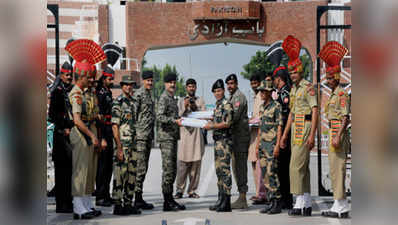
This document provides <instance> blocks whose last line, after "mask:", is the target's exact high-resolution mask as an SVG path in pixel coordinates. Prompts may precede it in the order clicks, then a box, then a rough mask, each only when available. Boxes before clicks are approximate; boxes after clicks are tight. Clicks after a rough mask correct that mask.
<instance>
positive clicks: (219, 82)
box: [211, 79, 224, 92]
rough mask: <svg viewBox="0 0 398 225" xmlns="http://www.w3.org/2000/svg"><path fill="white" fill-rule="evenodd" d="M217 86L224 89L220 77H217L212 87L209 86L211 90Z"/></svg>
mask: <svg viewBox="0 0 398 225" xmlns="http://www.w3.org/2000/svg"><path fill="white" fill-rule="evenodd" d="M217 88H222V89H224V82H223V81H222V80H221V79H218V80H217V81H216V82H215V83H214V84H213V87H212V88H211V91H212V92H214V90H215V89H217Z"/></svg>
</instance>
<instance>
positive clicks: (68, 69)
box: [61, 61, 73, 73]
mask: <svg viewBox="0 0 398 225" xmlns="http://www.w3.org/2000/svg"><path fill="white" fill-rule="evenodd" d="M72 70H73V67H72V65H71V64H70V63H69V62H67V61H65V62H64V64H62V67H61V73H72Z"/></svg>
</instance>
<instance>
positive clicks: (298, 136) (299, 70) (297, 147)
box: [281, 35, 318, 216]
mask: <svg viewBox="0 0 398 225" xmlns="http://www.w3.org/2000/svg"><path fill="white" fill-rule="evenodd" d="M282 47H283V50H284V51H285V52H286V54H287V55H288V56H289V63H288V70H289V73H290V77H291V79H292V81H293V88H292V90H291V91H290V113H289V117H288V120H287V124H286V127H285V130H284V133H283V136H282V139H281V148H285V146H286V140H287V138H288V134H289V131H290V129H292V135H291V153H292V155H291V160H290V192H291V193H292V194H294V195H296V196H297V198H296V203H295V205H294V207H293V209H291V210H289V215H292V216H296V215H303V216H311V213H312V200H311V195H310V193H311V190H310V188H311V186H310V169H309V161H310V151H311V149H312V148H313V147H314V143H315V132H316V128H317V120H318V103H317V97H316V96H317V89H316V87H315V85H312V83H310V82H308V81H306V80H305V79H304V78H303V71H304V70H303V65H302V62H301V60H300V58H299V54H300V49H301V43H300V41H299V40H297V39H296V38H294V37H293V36H291V35H289V36H288V37H287V38H286V39H285V40H284V41H283V44H282Z"/></svg>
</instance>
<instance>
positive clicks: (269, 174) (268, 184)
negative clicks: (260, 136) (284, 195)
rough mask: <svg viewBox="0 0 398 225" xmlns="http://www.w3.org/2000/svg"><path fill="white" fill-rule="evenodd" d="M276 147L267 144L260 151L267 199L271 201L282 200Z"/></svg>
mask: <svg viewBox="0 0 398 225" xmlns="http://www.w3.org/2000/svg"><path fill="white" fill-rule="evenodd" d="M274 146H275V145H273V144H271V143H267V144H264V145H263V146H262V148H261V149H260V150H259V158H260V166H261V175H262V177H263V179H264V186H265V188H266V189H267V199H268V200H269V201H272V200H274V199H280V198H281V192H280V183H279V178H278V159H277V158H275V157H274V155H273V151H274Z"/></svg>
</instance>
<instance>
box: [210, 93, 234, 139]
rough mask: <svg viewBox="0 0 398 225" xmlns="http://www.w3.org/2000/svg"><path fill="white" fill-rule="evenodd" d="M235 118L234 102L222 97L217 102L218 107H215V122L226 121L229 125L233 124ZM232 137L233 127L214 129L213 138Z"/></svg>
mask: <svg viewBox="0 0 398 225" xmlns="http://www.w3.org/2000/svg"><path fill="white" fill-rule="evenodd" d="M233 118H234V110H233V107H232V104H231V103H230V102H229V101H228V100H227V99H225V98H223V99H220V100H218V101H217V102H216V108H215V109H214V119H213V122H214V123H222V122H225V123H226V124H228V125H230V126H231V125H232V121H233ZM221 136H223V137H231V136H232V128H231V127H230V128H226V129H215V130H214V131H213V139H218V137H221Z"/></svg>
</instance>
